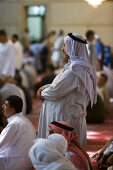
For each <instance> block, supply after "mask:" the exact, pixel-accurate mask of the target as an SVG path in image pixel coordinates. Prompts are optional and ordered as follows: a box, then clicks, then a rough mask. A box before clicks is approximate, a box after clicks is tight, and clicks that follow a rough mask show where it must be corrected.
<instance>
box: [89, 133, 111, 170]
mask: <svg viewBox="0 0 113 170" xmlns="http://www.w3.org/2000/svg"><path fill="white" fill-rule="evenodd" d="M95 156H96V160H97V166H98V167H99V168H101V169H102V168H103V169H104V168H107V167H109V166H112V165H113V136H112V137H111V138H110V139H109V140H108V141H107V142H106V144H105V145H104V146H103V148H102V149H100V150H99V151H97V152H95V153H94V154H91V155H90V158H93V157H95Z"/></svg>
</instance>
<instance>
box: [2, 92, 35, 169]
mask: <svg viewBox="0 0 113 170" xmlns="http://www.w3.org/2000/svg"><path fill="white" fill-rule="evenodd" d="M22 106H23V102H22V99H21V98H20V97H18V96H14V95H13V96H10V97H8V98H7V99H6V101H5V103H4V105H3V112H4V115H5V117H6V118H7V120H8V125H7V126H6V127H5V128H4V129H3V131H2V132H1V134H0V167H1V168H2V169H3V170H20V169H21V170H28V169H29V168H30V167H31V166H32V165H31V162H30V159H29V157H28V152H29V149H30V148H31V146H32V145H33V140H34V139H36V133H35V129H34V127H33V126H32V124H31V122H30V121H29V120H28V119H27V118H25V117H24V116H22V114H21V112H22Z"/></svg>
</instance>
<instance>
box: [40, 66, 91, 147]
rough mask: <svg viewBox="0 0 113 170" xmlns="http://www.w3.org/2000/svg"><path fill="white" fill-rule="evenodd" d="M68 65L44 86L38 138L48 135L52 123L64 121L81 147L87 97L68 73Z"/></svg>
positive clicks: (80, 83)
mask: <svg viewBox="0 0 113 170" xmlns="http://www.w3.org/2000/svg"><path fill="white" fill-rule="evenodd" d="M69 65H70V63H68V64H67V65H66V66H65V67H64V69H63V70H62V71H61V73H60V74H59V75H58V76H57V77H56V78H55V79H54V81H53V83H52V84H50V85H46V86H44V87H45V89H44V90H43V91H42V93H41V95H42V96H43V97H44V98H45V101H44V102H43V104H42V108H41V112H40V120H39V128H38V137H43V138H45V137H46V136H47V135H48V124H50V123H51V122H52V121H66V122H68V123H69V124H70V126H71V127H73V128H74V130H75V132H76V133H77V134H78V136H79V140H80V143H81V145H82V146H83V147H84V148H85V144H86V129H87V127H86V107H87V105H88V102H89V96H88V93H87V91H86V88H85V86H84V84H83V83H82V81H81V80H80V79H79V78H78V77H77V76H76V75H75V74H74V73H73V72H71V71H70V68H69Z"/></svg>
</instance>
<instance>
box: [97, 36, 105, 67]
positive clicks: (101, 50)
mask: <svg viewBox="0 0 113 170" xmlns="http://www.w3.org/2000/svg"><path fill="white" fill-rule="evenodd" d="M95 40H96V45H95V47H96V51H97V59H98V60H99V61H100V62H101V63H102V64H103V60H104V45H103V43H102V41H101V39H100V37H99V35H98V34H95Z"/></svg>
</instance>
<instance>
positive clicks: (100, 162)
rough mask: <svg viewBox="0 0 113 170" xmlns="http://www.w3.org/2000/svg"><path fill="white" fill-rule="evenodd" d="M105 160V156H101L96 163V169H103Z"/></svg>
mask: <svg viewBox="0 0 113 170" xmlns="http://www.w3.org/2000/svg"><path fill="white" fill-rule="evenodd" d="M106 158H107V156H106V155H103V156H102V157H101V159H100V160H99V161H98V162H97V167H98V168H100V169H101V168H102V167H103V165H104V164H105V161H106Z"/></svg>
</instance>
